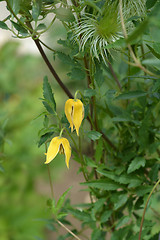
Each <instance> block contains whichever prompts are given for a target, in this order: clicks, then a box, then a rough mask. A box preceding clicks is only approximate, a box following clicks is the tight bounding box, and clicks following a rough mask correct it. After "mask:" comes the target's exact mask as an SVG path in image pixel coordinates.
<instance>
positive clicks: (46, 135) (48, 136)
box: [38, 132, 54, 147]
mask: <svg viewBox="0 0 160 240" xmlns="http://www.w3.org/2000/svg"><path fill="white" fill-rule="evenodd" d="M53 133H54V132H47V133H45V134H44V135H42V136H41V137H40V140H39V142H38V147H40V146H41V145H42V144H43V143H45V142H46V141H47V140H48V139H49V138H50V137H51V136H52V135H53Z"/></svg>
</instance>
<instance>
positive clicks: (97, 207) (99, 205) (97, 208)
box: [91, 198, 106, 221]
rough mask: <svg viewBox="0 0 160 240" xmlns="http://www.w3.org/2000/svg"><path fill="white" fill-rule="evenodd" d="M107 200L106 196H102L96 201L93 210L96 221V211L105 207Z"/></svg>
mask: <svg viewBox="0 0 160 240" xmlns="http://www.w3.org/2000/svg"><path fill="white" fill-rule="evenodd" d="M105 202H106V198H101V199H99V200H98V201H96V202H95V203H94V207H93V208H92V211H91V216H92V218H93V220H94V221H96V213H97V212H98V211H99V210H100V208H102V207H103V205H104V203H105Z"/></svg>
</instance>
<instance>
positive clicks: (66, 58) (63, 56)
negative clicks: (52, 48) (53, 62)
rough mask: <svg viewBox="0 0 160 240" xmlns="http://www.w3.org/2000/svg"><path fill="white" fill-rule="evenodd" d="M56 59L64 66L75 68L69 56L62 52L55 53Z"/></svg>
mask: <svg viewBox="0 0 160 240" xmlns="http://www.w3.org/2000/svg"><path fill="white" fill-rule="evenodd" d="M57 55H58V58H59V59H60V60H61V61H62V62H63V63H65V64H67V65H70V66H75V61H74V59H72V58H71V57H70V56H69V55H67V54H65V53H62V52H57Z"/></svg>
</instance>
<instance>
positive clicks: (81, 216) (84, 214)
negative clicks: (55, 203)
mask: <svg viewBox="0 0 160 240" xmlns="http://www.w3.org/2000/svg"><path fill="white" fill-rule="evenodd" d="M68 212H69V213H71V214H72V215H73V216H75V217H76V218H78V219H79V220H82V221H84V222H90V221H92V219H91V216H90V214H89V213H87V212H84V211H80V210H78V209H68Z"/></svg>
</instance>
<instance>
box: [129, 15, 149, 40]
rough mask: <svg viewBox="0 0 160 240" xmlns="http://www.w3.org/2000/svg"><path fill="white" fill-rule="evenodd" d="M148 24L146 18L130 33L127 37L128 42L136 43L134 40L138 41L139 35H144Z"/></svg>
mask: <svg viewBox="0 0 160 240" xmlns="http://www.w3.org/2000/svg"><path fill="white" fill-rule="evenodd" d="M147 26H148V19H147V18H146V19H145V20H144V21H143V22H142V23H141V24H139V25H138V27H136V29H135V30H134V31H133V32H132V33H131V34H130V35H129V37H128V39H127V43H134V41H137V40H138V38H139V37H141V36H142V34H143V33H144V31H145V30H146V28H147Z"/></svg>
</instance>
